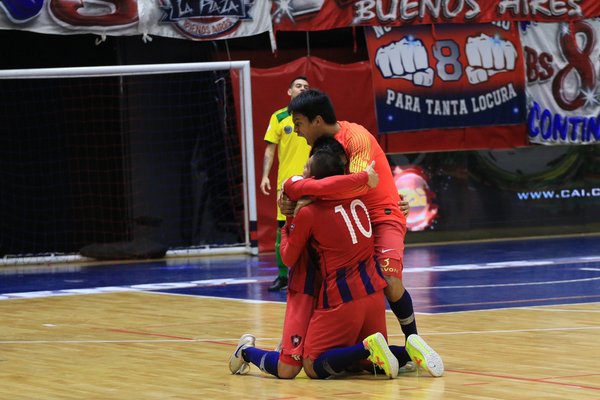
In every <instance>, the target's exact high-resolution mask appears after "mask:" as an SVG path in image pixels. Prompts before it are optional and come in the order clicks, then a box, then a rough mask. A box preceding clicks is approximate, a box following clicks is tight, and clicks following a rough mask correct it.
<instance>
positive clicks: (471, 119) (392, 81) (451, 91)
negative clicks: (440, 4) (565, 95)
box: [365, 22, 526, 133]
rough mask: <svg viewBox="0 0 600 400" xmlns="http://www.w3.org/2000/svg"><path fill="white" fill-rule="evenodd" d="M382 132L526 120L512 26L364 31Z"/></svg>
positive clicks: (518, 53)
mask: <svg viewBox="0 0 600 400" xmlns="http://www.w3.org/2000/svg"><path fill="white" fill-rule="evenodd" d="M365 32H366V38H367V47H368V50H369V58H370V61H371V68H372V71H373V91H374V95H375V106H376V110H377V126H378V128H379V132H380V133H392V132H398V131H411V130H420V129H431V128H456V127H467V126H482V125H509V124H517V123H522V122H523V121H524V120H525V112H526V110H525V88H524V86H525V82H524V71H523V62H522V60H521V58H522V56H521V51H520V49H521V45H520V42H519V35H518V30H517V28H516V26H514V24H512V23H511V22H501V23H498V24H468V25H467V24H465V25H462V24H461V25H456V24H446V25H436V26H435V29H432V27H431V26H424V25H421V26H411V27H399V28H391V27H385V28H384V27H372V28H366V30H365Z"/></svg>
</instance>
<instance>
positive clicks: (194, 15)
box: [159, 0, 255, 39]
mask: <svg viewBox="0 0 600 400" xmlns="http://www.w3.org/2000/svg"><path fill="white" fill-rule="evenodd" d="M160 3H161V9H162V10H163V16H162V18H161V19H160V21H159V23H171V24H173V27H175V29H177V30H178V31H179V32H180V33H181V34H182V35H183V36H186V37H188V38H190V39H207V38H216V37H219V36H222V35H225V34H229V33H230V32H232V31H235V30H237V29H238V28H239V26H240V24H241V22H243V21H244V20H250V19H251V18H250V16H249V14H248V11H249V9H250V8H251V7H252V6H254V5H255V2H252V1H249V0H211V1H204V0H160Z"/></svg>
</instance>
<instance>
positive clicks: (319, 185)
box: [283, 171, 369, 200]
mask: <svg viewBox="0 0 600 400" xmlns="http://www.w3.org/2000/svg"><path fill="white" fill-rule="evenodd" d="M368 183H369V174H368V172H367V171H362V172H360V173H358V174H349V175H336V176H328V177H327V178H322V179H314V178H302V177H292V178H290V179H288V180H287V181H285V183H284V184H283V191H284V192H285V194H286V195H287V196H288V197H289V198H290V199H292V200H298V199H300V198H301V197H320V198H324V197H326V198H328V199H333V200H338V199H345V198H349V197H351V196H348V195H347V194H348V193H353V194H352V197H355V196H357V195H356V194H354V193H358V192H360V194H364V193H366V192H367V191H368V190H369V186H368V185H367V184H368ZM360 194H359V195H360Z"/></svg>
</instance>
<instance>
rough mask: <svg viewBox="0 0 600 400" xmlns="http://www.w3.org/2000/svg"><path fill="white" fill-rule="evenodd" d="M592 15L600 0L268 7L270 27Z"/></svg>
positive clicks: (350, 1) (306, 1) (419, 0)
mask: <svg viewBox="0 0 600 400" xmlns="http://www.w3.org/2000/svg"><path fill="white" fill-rule="evenodd" d="M597 16H600V1H595V0H585V1H584V0H335V1H333V0H329V1H325V0H289V1H274V2H273V9H272V17H273V27H274V29H275V30H281V31H321V30H327V29H335V28H345V27H349V26H400V25H407V24H438V23H482V22H493V21H543V22H560V21H569V20H573V21H574V20H579V19H584V18H592V17H597Z"/></svg>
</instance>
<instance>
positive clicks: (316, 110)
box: [288, 89, 337, 124]
mask: <svg viewBox="0 0 600 400" xmlns="http://www.w3.org/2000/svg"><path fill="white" fill-rule="evenodd" d="M288 111H289V112H290V114H293V113H298V114H302V115H304V116H306V118H308V120H309V121H314V119H315V118H316V117H317V115H320V116H321V118H323V121H325V123H326V124H335V123H336V122H337V118H336V116H335V110H334V109H333V104H331V100H330V99H329V96H327V94H326V93H324V92H321V91H320V90H317V89H309V90H305V91H304V92H302V93H300V94H299V95H298V96H296V97H294V98H293V99H292V101H291V102H290V105H289V106H288Z"/></svg>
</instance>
